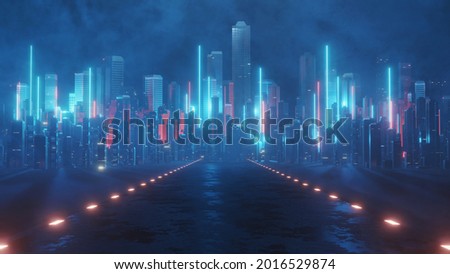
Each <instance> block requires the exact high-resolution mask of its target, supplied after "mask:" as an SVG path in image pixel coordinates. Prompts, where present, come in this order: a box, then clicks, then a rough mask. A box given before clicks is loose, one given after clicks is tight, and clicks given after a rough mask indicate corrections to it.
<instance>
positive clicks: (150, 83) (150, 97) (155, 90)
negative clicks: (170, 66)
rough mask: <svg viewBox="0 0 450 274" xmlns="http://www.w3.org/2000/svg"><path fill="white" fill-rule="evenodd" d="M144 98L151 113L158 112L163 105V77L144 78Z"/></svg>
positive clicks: (149, 76)
mask: <svg viewBox="0 0 450 274" xmlns="http://www.w3.org/2000/svg"><path fill="white" fill-rule="evenodd" d="M144 96H145V99H146V107H147V109H148V110H149V111H155V112H157V111H158V108H159V107H160V106H162V105H163V77H162V76H161V75H156V74H154V75H146V76H144Z"/></svg>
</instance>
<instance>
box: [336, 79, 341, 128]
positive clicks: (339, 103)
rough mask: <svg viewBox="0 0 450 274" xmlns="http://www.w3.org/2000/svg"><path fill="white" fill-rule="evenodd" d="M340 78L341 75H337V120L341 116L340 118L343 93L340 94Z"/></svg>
mask: <svg viewBox="0 0 450 274" xmlns="http://www.w3.org/2000/svg"><path fill="white" fill-rule="evenodd" d="M340 88H341V87H340V79H339V76H338V77H336V101H337V102H336V117H337V120H339V118H340V114H341V98H340V96H341V94H340V91H341V90H340Z"/></svg>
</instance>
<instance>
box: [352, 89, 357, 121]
mask: <svg viewBox="0 0 450 274" xmlns="http://www.w3.org/2000/svg"><path fill="white" fill-rule="evenodd" d="M351 92H352V99H351V102H352V119H356V99H355V86H353V85H352V89H351Z"/></svg>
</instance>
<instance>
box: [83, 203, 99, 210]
mask: <svg viewBox="0 0 450 274" xmlns="http://www.w3.org/2000/svg"><path fill="white" fill-rule="evenodd" d="M97 207H98V205H96V204H92V205H88V206H87V207H86V209H87V210H93V209H96V208H97Z"/></svg>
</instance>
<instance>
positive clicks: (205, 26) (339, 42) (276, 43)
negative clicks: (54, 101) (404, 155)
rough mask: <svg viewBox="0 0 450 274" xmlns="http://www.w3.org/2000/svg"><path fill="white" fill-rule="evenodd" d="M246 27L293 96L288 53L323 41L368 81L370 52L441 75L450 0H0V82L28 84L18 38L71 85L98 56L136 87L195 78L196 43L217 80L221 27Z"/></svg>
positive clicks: (226, 48)
mask: <svg viewBox="0 0 450 274" xmlns="http://www.w3.org/2000/svg"><path fill="white" fill-rule="evenodd" d="M238 20H245V21H246V22H247V23H248V24H250V25H251V26H252V62H253V64H255V65H262V66H263V67H264V68H265V70H266V74H267V75H268V77H269V78H272V79H274V80H275V81H276V82H278V83H279V85H280V86H281V88H282V93H284V94H287V93H288V92H289V93H293V91H294V90H296V89H297V86H298V78H297V74H298V58H299V56H300V54H301V53H303V52H304V51H312V52H317V53H319V54H321V53H322V49H323V45H325V44H326V43H328V44H329V45H330V47H331V58H332V61H331V62H332V64H334V66H336V67H337V68H338V71H339V72H340V73H343V72H349V71H356V72H360V73H362V74H363V76H364V77H365V78H368V79H370V78H371V68H372V65H373V63H374V59H375V57H376V56H379V55H380V56H385V57H389V58H390V59H391V60H393V63H394V62H396V61H409V62H412V63H413V65H414V66H415V75H417V77H419V78H424V79H432V78H433V79H434V78H435V79H444V78H449V77H448V76H449V75H450V54H449V51H450V4H449V1H446V0H435V1H430V0H427V1H407V0H398V1H391V0H390V1H361V0H342V1H332V0H311V1H297V0H286V1H275V0H273V1H268V0H265V1H245V0H240V1H225V0H220V1H213V0H209V1H206V0H205V1H191V0H185V1H177V0H171V1H167V0H152V1H117V0H109V1H87V0H77V1H44V0H34V1H12V0H8V1H1V2H0V56H1V60H2V62H0V81H1V84H0V87H2V90H1V92H2V93H3V92H8V90H5V88H4V87H5V86H7V84H11V83H15V82H17V81H18V80H22V81H28V75H27V70H28V68H27V65H28V64H27V54H28V48H27V47H28V45H29V44H33V45H34V46H35V54H36V68H35V70H36V71H37V72H38V73H40V74H44V73H47V72H55V73H58V75H59V76H60V82H61V90H62V91H63V92H68V91H71V89H72V88H73V87H72V86H73V73H74V72H76V71H82V70H83V69H84V68H86V67H88V66H89V65H92V64H93V63H94V62H95V61H96V60H98V59H99V58H100V57H102V56H104V55H111V54H118V55H122V56H124V58H125V61H126V67H125V70H126V79H125V80H126V83H125V84H126V85H127V86H133V87H135V88H137V89H138V90H140V89H141V84H142V83H141V79H142V75H144V74H150V73H159V74H162V75H163V76H164V78H165V83H168V81H170V80H180V81H185V80H187V79H195V70H194V69H192V68H195V60H196V57H195V52H196V49H195V47H196V45H197V44H199V43H201V44H203V45H204V46H205V50H207V51H210V50H222V51H223V52H224V58H225V68H224V73H225V77H224V79H227V78H229V77H230V75H231V71H230V69H231V68H230V62H231V61H230V59H231V56H230V51H231V26H232V25H233V24H234V23H235V22H236V21H238Z"/></svg>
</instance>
